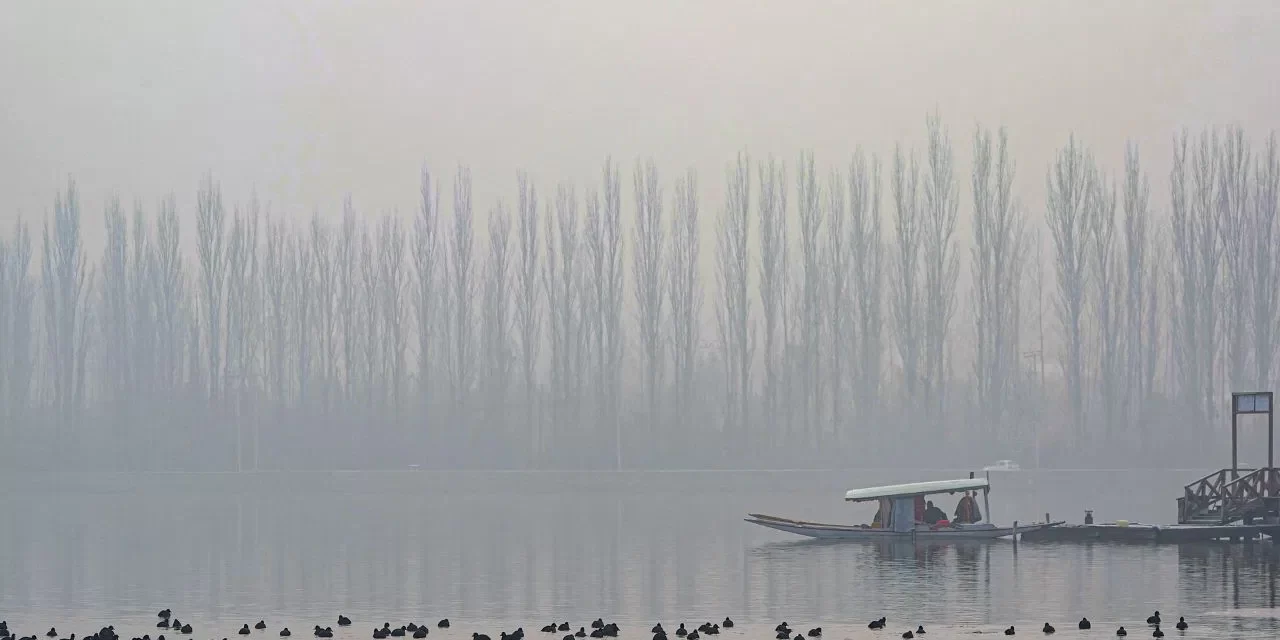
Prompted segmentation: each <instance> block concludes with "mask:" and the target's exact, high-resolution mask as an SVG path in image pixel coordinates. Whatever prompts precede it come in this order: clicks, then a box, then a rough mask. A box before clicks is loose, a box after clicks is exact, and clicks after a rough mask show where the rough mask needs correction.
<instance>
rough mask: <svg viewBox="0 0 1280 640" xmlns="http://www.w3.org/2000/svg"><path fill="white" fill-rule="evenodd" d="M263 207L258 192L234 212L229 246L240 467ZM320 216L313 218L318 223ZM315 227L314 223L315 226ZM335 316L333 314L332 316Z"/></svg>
mask: <svg viewBox="0 0 1280 640" xmlns="http://www.w3.org/2000/svg"><path fill="white" fill-rule="evenodd" d="M259 212H260V210H259V207H258V199H257V196H254V197H253V198H252V199H251V201H250V203H249V208H248V211H247V212H245V213H243V214H242V213H241V212H240V211H239V210H238V209H237V211H236V212H235V213H234V214H233V219H232V222H231V235H230V237H229V239H228V240H229V242H228V246H227V357H226V366H225V368H224V369H223V380H224V381H225V383H226V396H227V403H228V406H229V407H230V410H231V420H232V422H233V428H234V429H235V433H236V443H235V445H236V450H235V455H236V469H237V470H240V469H242V468H243V465H244V463H245V458H244V432H243V426H244V423H245V421H246V420H247V419H250V416H248V415H247V414H248V412H250V411H251V410H252V407H251V406H250V403H251V399H252V397H253V396H254V395H255V394H254V393H252V392H251V389H252V388H253V387H254V386H256V385H257V379H258V375H257V366H256V360H257V353H258V344H257V342H258V339H257V337H258V335H259V331H258V326H259V323H260V319H261V315H262V314H261V311H262V309H261V301H260V291H259V289H260V287H259V278H260V277H261V275H262V274H261V271H260V268H259V264H258V229H259ZM317 222H318V220H317V219H314V218H313V220H312V224H313V225H315V224H317ZM313 229H314V227H313ZM330 317H332V316H330Z"/></svg>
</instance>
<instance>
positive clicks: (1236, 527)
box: [1022, 523, 1280, 544]
mask: <svg viewBox="0 0 1280 640" xmlns="http://www.w3.org/2000/svg"><path fill="white" fill-rule="evenodd" d="M1277 535H1280V525H1276V524H1228V525H1183V524H1170V525H1152V524H1138V523H1130V524H1127V525H1124V526H1120V525H1116V524H1066V525H1059V526H1056V527H1050V528H1048V529H1041V530H1039V531H1028V532H1027V533H1025V534H1022V540H1023V542H1136V543H1154V544H1182V543H1190V542H1209V541H1211V540H1232V541H1243V540H1256V539H1259V538H1262V537H1263V536H1266V537H1268V538H1272V539H1274V538H1276V537H1277Z"/></svg>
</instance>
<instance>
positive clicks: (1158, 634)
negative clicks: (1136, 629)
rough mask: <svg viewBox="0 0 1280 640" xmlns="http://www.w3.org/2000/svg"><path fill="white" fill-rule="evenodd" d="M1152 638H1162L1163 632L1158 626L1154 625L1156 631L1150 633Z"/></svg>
mask: <svg viewBox="0 0 1280 640" xmlns="http://www.w3.org/2000/svg"><path fill="white" fill-rule="evenodd" d="M1151 637H1152V638H1163V637H1164V632H1163V631H1161V630H1160V625H1156V630H1155V631H1152V632H1151Z"/></svg>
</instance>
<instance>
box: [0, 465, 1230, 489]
mask: <svg viewBox="0 0 1280 640" xmlns="http://www.w3.org/2000/svg"><path fill="white" fill-rule="evenodd" d="M969 471H970V470H968V469H963V470H961V469H903V468H896V469H767V470H764V469H734V470H719V469H716V470H700V469H672V470H623V471H571V470H542V471H528V470H493V471H455V470H449V471H445V470H411V469H403V470H401V469H396V470H370V471H365V470H349V471H342V470H331V471H244V472H235V471H152V472H93V471H50V472H0V495H6V494H10V495H14V494H16V495H23V494H38V493H49V492H53V493H86V494H117V493H204V492H212V493H241V492H243V493H257V492H273V493H274V492H304V493H371V494H378V493H388V494H395V493H410V494H427V493H433V494H434V493H556V492H570V491H590V492H627V491H630V490H641V489H643V490H644V491H664V490H669V491H685V490H689V489H691V488H692V489H697V490H699V491H742V490H746V491H761V492H769V491H774V492H797V491H831V492H843V491H845V490H846V489H848V488H849V487H850V486H853V485H856V484H858V483H861V482H866V483H869V484H877V483H888V482H898V481H916V480H921V479H938V478H947V477H958V476H963V475H967V474H968V473H969ZM974 472H975V473H982V471H980V470H974ZM1135 472H1138V473H1159V474H1161V475H1165V474H1168V475H1169V476H1171V477H1174V478H1179V479H1184V480H1185V481H1190V480H1193V479H1195V478H1196V477H1199V476H1200V475H1203V474H1204V473H1206V472H1207V470H1200V469H1161V470H1158V471H1152V470H1146V469H1042V470H1023V471H1013V472H1007V471H993V472H992V474H993V476H994V477H996V478H999V477H1001V476H1003V477H1005V478H1007V479H1008V480H1012V479H1013V478H1014V477H1016V476H1017V475H1019V474H1026V475H1030V476H1035V477H1038V478H1046V477H1052V476H1061V477H1062V480H1063V481H1070V478H1071V477H1072V476H1081V475H1095V474H1106V473H1135ZM516 479H518V481H514V482H513V480H516ZM998 482H999V481H998V480H997V483H998ZM691 483H693V484H692V486H691Z"/></svg>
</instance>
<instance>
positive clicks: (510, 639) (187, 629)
mask: <svg viewBox="0 0 1280 640" xmlns="http://www.w3.org/2000/svg"><path fill="white" fill-rule="evenodd" d="M158 616H159V618H160V622H158V623H156V627H158V628H161V629H171V630H173V631H177V632H178V633H181V634H185V635H190V634H191V633H192V632H193V631H194V629H192V627H191V625H190V624H184V623H183V622H182V621H180V620H178V619H177V618H175V617H173V614H172V612H170V610H169V609H165V610H163V611H161V612H160V613H159V614H158ZM886 622H887V621H886V620H885V618H879V619H876V620H872V621H871V622H870V623H868V624H867V628H868V629H884V628H885V624H886ZM1160 622H1161V619H1160V612H1159V611H1157V612H1155V614H1154V615H1151V616H1149V617H1148V618H1147V625H1148V626H1150V627H1153V630H1152V632H1151V636H1152V637H1154V638H1163V637H1164V631H1161V630H1160ZM350 625H351V618H348V617H346V616H344V615H339V616H338V626H339V627H347V626H350ZM1092 627H1093V625H1092V624H1091V623H1090V622H1089V619H1088V618H1081V619H1080V622H1079V623H1078V624H1077V628H1079V629H1081V630H1087V629H1091V628H1092ZM1174 627H1175V628H1177V629H1178V630H1179V631H1186V630H1187V621H1186V619H1185V618H1182V617H1179V618H1178V622H1177V624H1175V625H1174ZM253 628H254V629H256V630H258V631H263V630H265V629H266V628H267V623H266V622H265V621H263V620H259V621H258V623H257V624H255V625H253ZM436 628H438V629H448V628H449V619H448V618H445V619H443V620H441V621H439V622H437V623H436ZM721 628H725V629H730V628H733V620H730V619H729V618H725V619H724V622H722V623H720V624H712V623H710V622H707V623H703V624H702V625H700V626H699V627H698V628H697V629H694V630H692V631H690V630H688V629H686V628H685V626H684V623H683V622H682V623H680V627H679V628H678V629H676V630H675V632H674V635H675V636H676V637H677V638H681V639H682V640H698V639H699V638H701V637H702V636H715V635H719V634H720V629H721ZM571 630H572V627H571V626H570V625H569V623H568V622H561V623H559V624H556V623H551V624H549V625H547V626H545V627H543V628H542V632H543V633H546V634H552V635H554V634H557V633H565V635H564V637H563V638H562V640H581V639H582V638H586V637H591V638H597V639H598V638H616V637H618V631H619V628H618V625H617V624H614V623H612V622H609V623H606V622H605V621H604V620H603V619H601V618H597V619H596V620H595V621H594V622H592V623H591V631H587V630H586V627H579V628H578V630H577V631H576V632H573V633H569V632H570V631H571ZM774 631H776V632H777V636H776V640H818V639H820V638H822V627H814V628H813V629H810V630H809V631H808V633H806V634H801V633H800V632H799V631H795V630H793V629H791V627H790V626H788V625H787V623H786V622H785V621H784V622H783V623H782V624H779V625H778V626H777V627H774ZM1055 631H1056V629H1054V628H1053V625H1051V624H1049V623H1048V622H1046V623H1044V627H1042V628H1041V632H1042V633H1044V634H1045V635H1049V634H1052V633H1054V632H1055ZM650 632H651V633H653V640H668V638H667V631H666V630H665V629H663V628H662V623H658V624H656V625H654V627H653V629H651V630H650ZM237 633H238V634H239V635H242V636H247V635H250V634H252V633H253V631H250V629H249V625H248V623H246V624H245V625H244V626H242V627H240V630H239V631H238V632H237ZM312 633H313V634H314V635H315V637H317V638H332V637H333V627H321V626H320V625H316V626H315V629H314V630H313V631H312ZM427 633H428V631H427V625H425V624H421V625H420V624H416V623H413V622H410V623H409V624H406V625H402V626H400V627H396V628H392V627H391V623H389V622H388V623H383V625H382V626H381V627H374V629H373V638H374V640H384V639H385V638H404V637H406V636H409V637H413V638H415V639H417V640H422V638H426V637H427ZM1016 633H1017V631H1016V630H1015V629H1014V628H1013V627H1012V626H1010V627H1009V628H1008V629H1005V630H1004V635H1006V636H1012V635H1015V634H1016ZM924 634H925V629H924V626H923V625H921V626H917V627H916V629H915V631H911V630H908V631H906V632H904V633H903V634H902V637H903V639H904V640H911V639H912V638H916V637H917V636H922V635H924ZM44 635H45V638H49V639H51V640H76V634H74V633H73V634H71V636H70V637H69V638H58V635H59V634H58V630H57V629H54V628H51V629H49V631H48V632H47V633H45V634H44ZM292 635H293V632H291V631H289V628H288V627H284V628H283V629H281V630H280V637H282V638H288V637H290V636H292ZM1116 635H1117V636H1120V637H1124V636H1127V635H1129V632H1128V631H1125V628H1124V627H1120V628H1119V629H1116ZM806 636H807V638H806ZM0 640H40V639H39V638H37V637H36V636H34V635H31V636H21V637H20V636H18V635H17V634H16V633H14V632H12V631H10V630H9V623H8V622H7V621H0ZM80 640H121V638H120V636H118V635H116V631H115V627H114V626H107V627H103V628H102V629H100V630H98V632H97V633H94V634H91V635H89V636H86V637H84V638H81V639H80ZM133 640H152V639H151V636H150V635H149V634H148V635H143V636H142V637H141V638H133ZM155 640H165V637H164V636H163V635H159V636H157V637H156V638H155ZM222 640H227V639H226V638H223V639H222ZM471 640H492V639H491V638H490V637H489V636H487V635H485V634H483V633H472V634H471ZM498 640H524V627H520V628H518V629H516V630H515V631H514V632H512V633H507V632H505V631H503V632H502V634H501V635H499V636H498Z"/></svg>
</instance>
